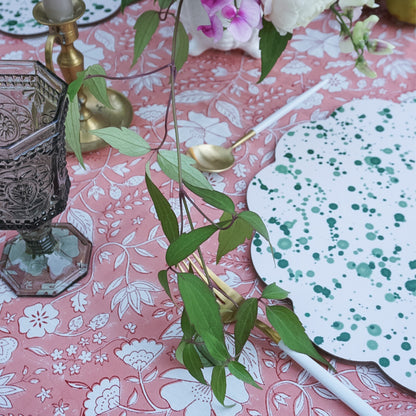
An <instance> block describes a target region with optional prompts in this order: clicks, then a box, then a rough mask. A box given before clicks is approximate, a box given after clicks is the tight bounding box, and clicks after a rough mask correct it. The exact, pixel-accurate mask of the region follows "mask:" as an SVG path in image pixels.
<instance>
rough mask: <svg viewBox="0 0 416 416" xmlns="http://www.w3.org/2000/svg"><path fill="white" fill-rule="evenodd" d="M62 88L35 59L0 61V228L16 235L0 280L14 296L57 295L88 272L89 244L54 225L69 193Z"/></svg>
mask: <svg viewBox="0 0 416 416" xmlns="http://www.w3.org/2000/svg"><path fill="white" fill-rule="evenodd" d="M66 88H67V86H66V83H65V82H64V81H62V80H61V79H59V78H58V77H57V76H56V75H54V74H53V73H51V72H50V71H49V70H48V69H47V68H46V67H45V66H43V65H42V64H41V63H39V62H36V61H5V60H0V229H3V230H16V231H18V235H17V236H16V237H14V238H12V239H11V240H9V241H7V242H6V244H5V246H4V249H3V254H2V257H1V260H0V276H1V278H2V279H3V280H4V281H5V282H7V283H8V284H9V285H10V286H11V287H12V289H13V290H14V291H15V292H16V294H17V295H20V296H55V295H57V294H58V293H60V292H62V291H63V290H65V289H66V288H67V287H68V286H69V285H71V284H72V283H73V282H75V281H76V280H78V279H79V278H81V277H82V276H84V275H85V274H86V273H87V272H88V266H89V260H90V255H91V247H92V245H91V242H90V241H88V240H87V239H86V238H85V237H84V236H83V235H82V234H81V233H80V232H79V231H78V230H77V229H76V228H75V227H74V226H73V225H71V224H67V223H57V224H52V219H53V218H54V217H56V216H57V215H59V214H60V213H62V212H63V211H64V210H65V208H66V204H67V200H68V194H69V188H70V180H69V176H68V171H67V168H66V150H65V117H66V113H67V109H68V103H67V100H66Z"/></svg>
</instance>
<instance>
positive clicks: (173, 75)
mask: <svg viewBox="0 0 416 416" xmlns="http://www.w3.org/2000/svg"><path fill="white" fill-rule="evenodd" d="M182 5H183V0H179V4H178V9H177V14H176V16H177V17H176V19H175V27H174V30H173V38H172V55H171V67H170V91H171V92H170V94H171V96H170V101H171V104H172V117H173V125H174V130H175V142H176V154H177V157H178V176H179V180H178V182H179V192H180V194H181V193H182V191H183V177H182V156H181V152H180V142H179V129H178V119H177V113H176V99H175V85H176V75H177V72H176V66H175V51H176V42H177V38H178V30H179V19H180V16H181V10H182Z"/></svg>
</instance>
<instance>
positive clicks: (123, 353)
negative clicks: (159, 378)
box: [115, 338, 163, 371]
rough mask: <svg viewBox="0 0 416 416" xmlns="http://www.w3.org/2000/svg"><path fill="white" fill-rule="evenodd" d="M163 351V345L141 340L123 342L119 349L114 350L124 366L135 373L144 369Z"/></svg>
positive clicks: (144, 339)
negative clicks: (126, 365)
mask: <svg viewBox="0 0 416 416" xmlns="http://www.w3.org/2000/svg"><path fill="white" fill-rule="evenodd" d="M162 350H163V345H162V344H158V343H156V342H155V341H154V340H148V339H146V338H142V339H140V340H138V339H133V340H131V341H130V342H125V343H124V344H123V345H122V346H121V348H119V349H116V350H115V353H116V355H117V356H118V357H119V358H120V359H122V360H123V361H124V362H125V363H126V364H128V365H130V366H131V367H133V368H134V369H136V370H137V371H142V370H143V369H145V368H146V367H147V366H148V365H149V364H150V363H151V362H152V361H153V360H154V359H155V358H156V357H157V356H158V355H159V354H160V353H161V352H162Z"/></svg>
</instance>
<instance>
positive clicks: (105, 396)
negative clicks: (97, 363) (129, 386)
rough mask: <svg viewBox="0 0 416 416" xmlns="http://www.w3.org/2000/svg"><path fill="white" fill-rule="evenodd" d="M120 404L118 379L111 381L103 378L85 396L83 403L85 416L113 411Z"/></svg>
mask: <svg viewBox="0 0 416 416" xmlns="http://www.w3.org/2000/svg"><path fill="white" fill-rule="evenodd" d="M119 403H120V379H119V378H118V377H113V378H112V379H111V380H109V379H108V378H103V379H102V380H101V381H100V383H98V384H94V385H93V387H92V391H90V392H89V393H88V394H87V400H85V402H84V407H85V409H86V410H85V413H84V415H85V416H96V415H101V414H103V413H106V412H108V411H109V410H112V409H115V408H116V407H118V405H119Z"/></svg>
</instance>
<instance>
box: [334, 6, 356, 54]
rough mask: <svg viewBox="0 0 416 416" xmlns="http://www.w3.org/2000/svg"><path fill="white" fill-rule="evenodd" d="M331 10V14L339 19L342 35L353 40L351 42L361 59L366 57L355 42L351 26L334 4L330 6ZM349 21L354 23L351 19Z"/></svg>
mask: <svg viewBox="0 0 416 416" xmlns="http://www.w3.org/2000/svg"><path fill="white" fill-rule="evenodd" d="M330 9H331V12H332V13H333V14H334V15H335V18H336V19H337V21H338V23H339V25H340V27H341V30H340V33H342V34H343V35H346V36H348V37H349V38H350V39H351V42H352V45H353V47H354V50H355V52H357V54H358V55H359V57H360V58H361V57H363V55H364V49H363V48H360V47H358V45H357V44H356V43H355V42H354V41H353V38H352V31H351V26H348V25H347V24H346V23H345V21H344V19H343V18H342V15H341V13H340V12H339V10H337V8H336V7H335V4H332V5H331V6H330ZM347 17H348V16H347ZM349 20H350V22H351V23H352V21H351V19H349Z"/></svg>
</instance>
